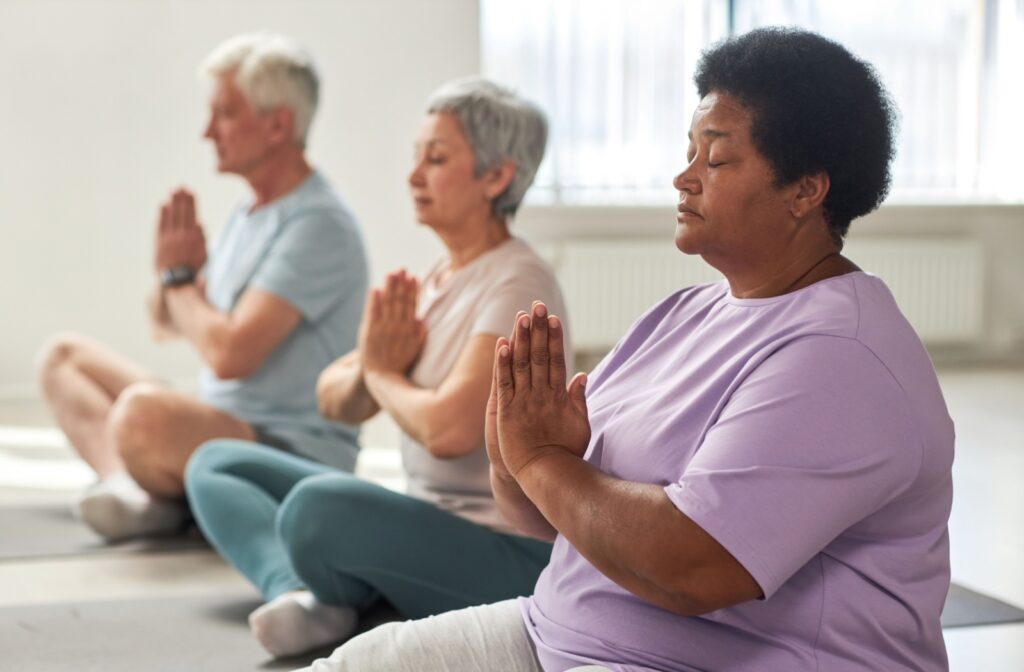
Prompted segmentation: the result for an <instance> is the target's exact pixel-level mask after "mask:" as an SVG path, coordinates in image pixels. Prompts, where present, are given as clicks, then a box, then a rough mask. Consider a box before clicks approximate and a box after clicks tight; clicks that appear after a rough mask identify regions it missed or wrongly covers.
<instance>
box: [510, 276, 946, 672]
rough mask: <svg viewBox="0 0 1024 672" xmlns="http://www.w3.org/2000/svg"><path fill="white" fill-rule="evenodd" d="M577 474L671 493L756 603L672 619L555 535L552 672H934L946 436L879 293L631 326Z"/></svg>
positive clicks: (697, 295) (935, 402)
mask: <svg viewBox="0 0 1024 672" xmlns="http://www.w3.org/2000/svg"><path fill="white" fill-rule="evenodd" d="M587 387H588V390H587V399H588V407H589V412H590V422H591V427H592V431H593V435H592V438H591V443H590V447H589V449H588V452H587V455H586V459H587V460H588V461H589V462H590V463H592V464H594V465H595V466H597V467H598V468H600V469H601V470H602V471H604V472H605V473H607V474H610V475H612V476H615V477H617V478H621V479H626V480H630V481H637V482H643V483H656V484H658V485H661V486H664V489H665V493H666V495H667V496H668V498H669V499H670V500H671V501H672V503H673V504H674V505H675V506H676V507H677V508H678V509H679V510H680V511H682V512H683V513H684V514H685V515H687V516H689V517H690V518H691V519H693V520H694V521H695V522H696V523H697V524H698V525H700V526H701V528H703V529H704V530H706V531H707V532H708V533H709V534H711V535H712V536H713V537H714V538H715V539H716V540H717V541H718V542H719V543H721V544H722V545H723V546H724V547H725V548H726V549H727V550H728V551H729V552H730V553H731V554H732V555H733V556H734V557H735V558H736V559H737V560H738V561H739V562H740V563H741V564H742V565H743V566H744V567H745V568H746V569H747V571H748V572H750V574H751V575H752V576H753V577H754V579H755V580H756V581H757V583H758V584H759V585H760V587H761V589H762V591H763V592H764V595H765V599H764V600H754V601H751V602H746V603H744V604H740V605H737V606H734V607H731V608H728V609H721V610H718V611H715V612H711V613H708V614H704V615H702V616H696V617H686V616H679V615H675V614H672V613H671V612H668V611H665V610H663V609H661V608H659V607H656V606H654V605H652V604H650V603H648V602H645V601H644V600H642V599H640V598H639V597H637V596H635V595H633V594H632V593H630V592H629V591H627V590H625V589H624V588H622V587H620V586H619V585H617V584H616V583H614V582H612V581H611V580H609V579H608V578H607V577H605V576H604V575H603V574H601V573H600V572H599V571H598V570H596V569H595V568H594V567H593V566H592V565H591V564H590V563H588V562H587V561H586V559H584V558H583V557H582V556H581V555H580V554H579V553H578V552H577V551H576V549H574V548H573V547H572V546H571V545H570V544H569V542H567V541H566V540H565V538H564V537H562V536H561V535H559V537H558V539H557V541H556V542H555V546H554V552H553V553H552V556H551V562H550V564H549V565H548V567H547V569H545V570H544V572H543V574H541V576H540V578H539V579H538V582H537V586H536V590H535V593H534V595H533V597H531V598H524V599H523V601H522V606H523V616H524V620H525V622H526V626H527V628H528V630H529V631H530V634H531V636H532V637H533V640H534V642H535V644H536V646H537V653H538V655H539V657H540V660H541V662H542V664H543V666H544V669H545V670H547V671H548V672H554V671H556V670H564V669H567V668H570V667H573V666H575V665H580V664H585V663H601V664H604V665H607V666H608V667H611V668H612V669H614V670H651V669H654V670H687V671H689V670H730V671H742V670H758V671H763V670H787V671H798V670H829V671H830V672H831V671H843V670H902V669H913V670H938V669H944V668H945V667H946V653H945V647H944V644H943V640H942V631H941V628H940V625H939V615H940V612H941V611H942V605H943V601H944V598H945V596H946V592H947V589H948V587H949V538H948V534H947V528H946V524H947V521H948V518H949V511H950V506H951V504H952V480H951V466H952V460H953V424H952V421H951V420H950V418H949V414H948V413H947V411H946V406H945V402H944V401H943V398H942V392H941V390H940V389H939V385H938V381H937V380H936V377H935V372H934V369H933V367H932V364H931V361H930V360H929V358H928V355H927V353H926V352H925V350H924V348H923V347H922V345H921V342H920V340H919V339H918V337H917V335H916V334H915V333H914V331H913V329H912V328H911V327H910V325H909V324H908V323H907V321H906V319H905V318H904V317H903V315H902V314H901V313H900V311H899V309H898V308H897V306H896V303H895V301H894V300H893V297H892V294H890V292H889V290H888V288H887V287H886V286H885V284H884V283H883V282H882V281H881V280H880V279H878V278H877V277H874V276H872V275H869V274H866V273H861V272H856V273H849V274H847V275H843V276H839V277H836V278H831V279H828V280H825V281H822V282H819V283H817V284H814V285H811V286H810V287H807V288H804V289H802V290H799V291H796V292H792V293H790V294H786V295H783V296H780V297H774V298H768V299H737V298H735V297H733V296H732V295H731V294H730V293H729V288H728V285H727V284H726V283H725V282H721V283H717V284H712V285H704V286H698V287H693V288H690V289H686V290H683V291H680V292H678V293H676V294H674V295H672V296H671V297H669V298H668V299H666V300H665V301H663V302H662V303H660V304H659V305H657V306H656V307H654V308H653V309H652V310H651V311H649V312H648V313H647V314H646V315H644V316H643V317H642V318H640V320H639V321H637V323H636V324H635V325H634V326H633V328H632V329H631V330H630V332H629V333H628V334H627V335H626V336H625V338H623V339H622V340H621V341H620V342H619V344H618V346H616V348H615V350H614V351H612V353H611V354H609V355H608V357H606V358H605V359H604V361H602V363H601V364H600V365H599V366H598V367H597V369H596V370H595V371H594V373H593V374H592V375H591V377H590V382H589V383H588V386H587Z"/></svg>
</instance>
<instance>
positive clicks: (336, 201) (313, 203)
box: [279, 173, 358, 235]
mask: <svg viewBox="0 0 1024 672" xmlns="http://www.w3.org/2000/svg"><path fill="white" fill-rule="evenodd" d="M279 216H280V217H281V218H282V220H283V221H284V222H285V224H286V225H287V226H288V227H289V228H290V227H296V228H303V229H308V230H311V231H321V232H324V233H325V234H327V235H330V232H332V231H335V230H336V231H340V232H341V233H348V234H352V233H356V232H357V231H358V222H357V220H356V217H355V215H354V214H353V213H352V211H351V209H349V207H348V205H347V204H346V203H345V202H344V201H343V200H342V199H341V196H339V195H338V193H337V192H336V191H335V190H334V188H333V187H332V186H331V185H330V183H329V182H327V180H326V179H325V178H324V177H323V176H322V175H321V174H320V173H313V174H312V175H310V176H309V178H308V179H307V181H306V182H305V183H303V184H302V185H301V186H300V187H298V188H297V189H296V191H295V192H294V193H293V194H290V195H289V196H288V197H286V198H285V199H282V202H281V203H280V205H279Z"/></svg>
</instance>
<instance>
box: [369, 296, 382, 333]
mask: <svg viewBox="0 0 1024 672" xmlns="http://www.w3.org/2000/svg"><path fill="white" fill-rule="evenodd" d="M366 304H367V305H366V315H367V317H369V318H370V323H371V324H372V323H374V322H377V321H378V320H380V318H381V304H382V296H381V291H380V290H379V289H377V288H376V287H375V288H373V289H371V290H370V293H369V295H368V296H367V297H366Z"/></svg>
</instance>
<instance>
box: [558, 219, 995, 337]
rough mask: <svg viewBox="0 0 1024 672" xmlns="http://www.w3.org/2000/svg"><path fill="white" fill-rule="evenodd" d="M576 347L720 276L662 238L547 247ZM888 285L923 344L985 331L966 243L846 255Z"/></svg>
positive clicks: (978, 267) (884, 243)
mask: <svg viewBox="0 0 1024 672" xmlns="http://www.w3.org/2000/svg"><path fill="white" fill-rule="evenodd" d="M545 252H546V255H547V256H548V257H549V258H550V259H551V261H552V263H553V264H554V266H555V268H556V270H557V272H558V277H559V280H560V282H561V283H562V289H563V291H564V292H565V298H566V301H567V303H568V307H569V313H570V319H571V320H572V329H573V333H574V341H575V343H576V347H577V348H578V349H580V350H581V351H591V352H601V351H604V350H607V349H608V348H610V347H611V346H612V345H614V344H615V342H616V341H618V339H619V338H620V337H621V336H622V335H623V334H624V333H625V332H626V330H627V329H628V328H629V327H630V325H631V324H632V323H633V321H634V320H636V318H637V317H639V316H640V315H641V314H642V313H643V312H644V311H645V310H647V309H648V308H650V307H651V306H652V305H653V304H655V303H657V302H658V301H659V300H661V299H663V298H664V297H665V296H667V295H669V294H670V293H672V292H674V291H676V290H677V289H679V288H682V287H687V286H689V285H694V284H699V283H703V282H713V281H715V280H719V279H721V275H720V274H719V273H718V272H717V271H715V270H714V269H713V268H711V267H710V266H708V265H707V264H705V263H704V262H703V261H702V260H701V259H700V258H699V257H693V256H688V255H684V254H682V253H680V252H679V251H678V250H676V249H675V248H674V247H673V246H672V245H671V243H668V244H666V242H665V241H663V240H657V241H646V240H641V241H638V240H628V241H621V240H574V241H567V242H565V243H562V244H559V245H555V246H549V247H548V248H547V249H546V250H545ZM844 254H846V255H847V256H848V257H849V258H850V259H852V260H853V261H854V262H856V263H857V264H858V265H859V266H860V267H861V268H863V269H864V270H865V271H868V272H870V273H874V274H875V275H878V276H880V277H881V278H882V279H883V280H885V282H886V283H887V284H888V285H889V287H890V289H891V290H892V292H893V295H894V296H895V297H896V301H897V302H898V303H899V305H900V308H901V309H902V310H903V312H904V314H905V315H906V316H907V319H908V320H910V323H911V324H913V325H914V328H915V329H917V332H918V334H919V335H920V336H921V338H922V340H924V341H925V342H927V343H943V344H945V343H964V342H970V341H973V340H976V339H978V338H980V336H981V335H982V329H983V305H984V304H983V296H984V255H983V249H982V246H981V244H980V243H979V242H977V241H973V240H964V239H862V240H856V241H850V243H849V244H848V245H847V247H846V249H845V250H844Z"/></svg>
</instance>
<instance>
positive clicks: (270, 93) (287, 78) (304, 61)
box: [199, 32, 320, 147]
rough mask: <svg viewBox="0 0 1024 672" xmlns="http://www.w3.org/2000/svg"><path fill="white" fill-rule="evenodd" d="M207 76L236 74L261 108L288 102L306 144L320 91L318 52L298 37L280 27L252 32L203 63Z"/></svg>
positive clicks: (225, 44) (239, 83) (297, 138)
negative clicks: (315, 54)
mask: <svg viewBox="0 0 1024 672" xmlns="http://www.w3.org/2000/svg"><path fill="white" fill-rule="evenodd" d="M199 72H200V74H201V75H203V76H205V77H217V76H221V75H226V74H233V75H234V81H235V85H236V86H238V88H239V89H241V91H242V93H243V94H244V95H245V98H246V100H248V101H249V103H250V104H251V105H252V106H253V107H254V108H256V110H257V111H258V112H268V111H270V110H272V109H274V108H276V107H286V108H288V109H290V110H292V113H293V114H294V115H295V120H294V132H295V143H296V144H297V145H298V146H300V147H305V146H306V142H307V139H308V137H309V127H310V124H312V123H313V114H314V113H315V112H316V106H317V102H318V101H319V97H320V78H319V77H318V76H317V72H316V67H315V66H314V64H313V58H312V56H310V55H309V53H308V52H307V51H306V50H305V49H303V48H302V47H301V46H300V45H299V44H298V43H297V42H295V41H294V40H292V39H291V38H289V37H285V36H284V35H278V34H275V33H262V32H261V33H246V34H244V35H238V36H236V37H233V38H231V39H229V40H227V41H225V42H223V43H222V44H221V45H220V46H218V47H217V48H216V49H215V50H214V51H213V52H212V53H211V54H210V55H209V56H208V57H207V58H206V60H205V61H203V64H202V65H201V66H200V68H199Z"/></svg>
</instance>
